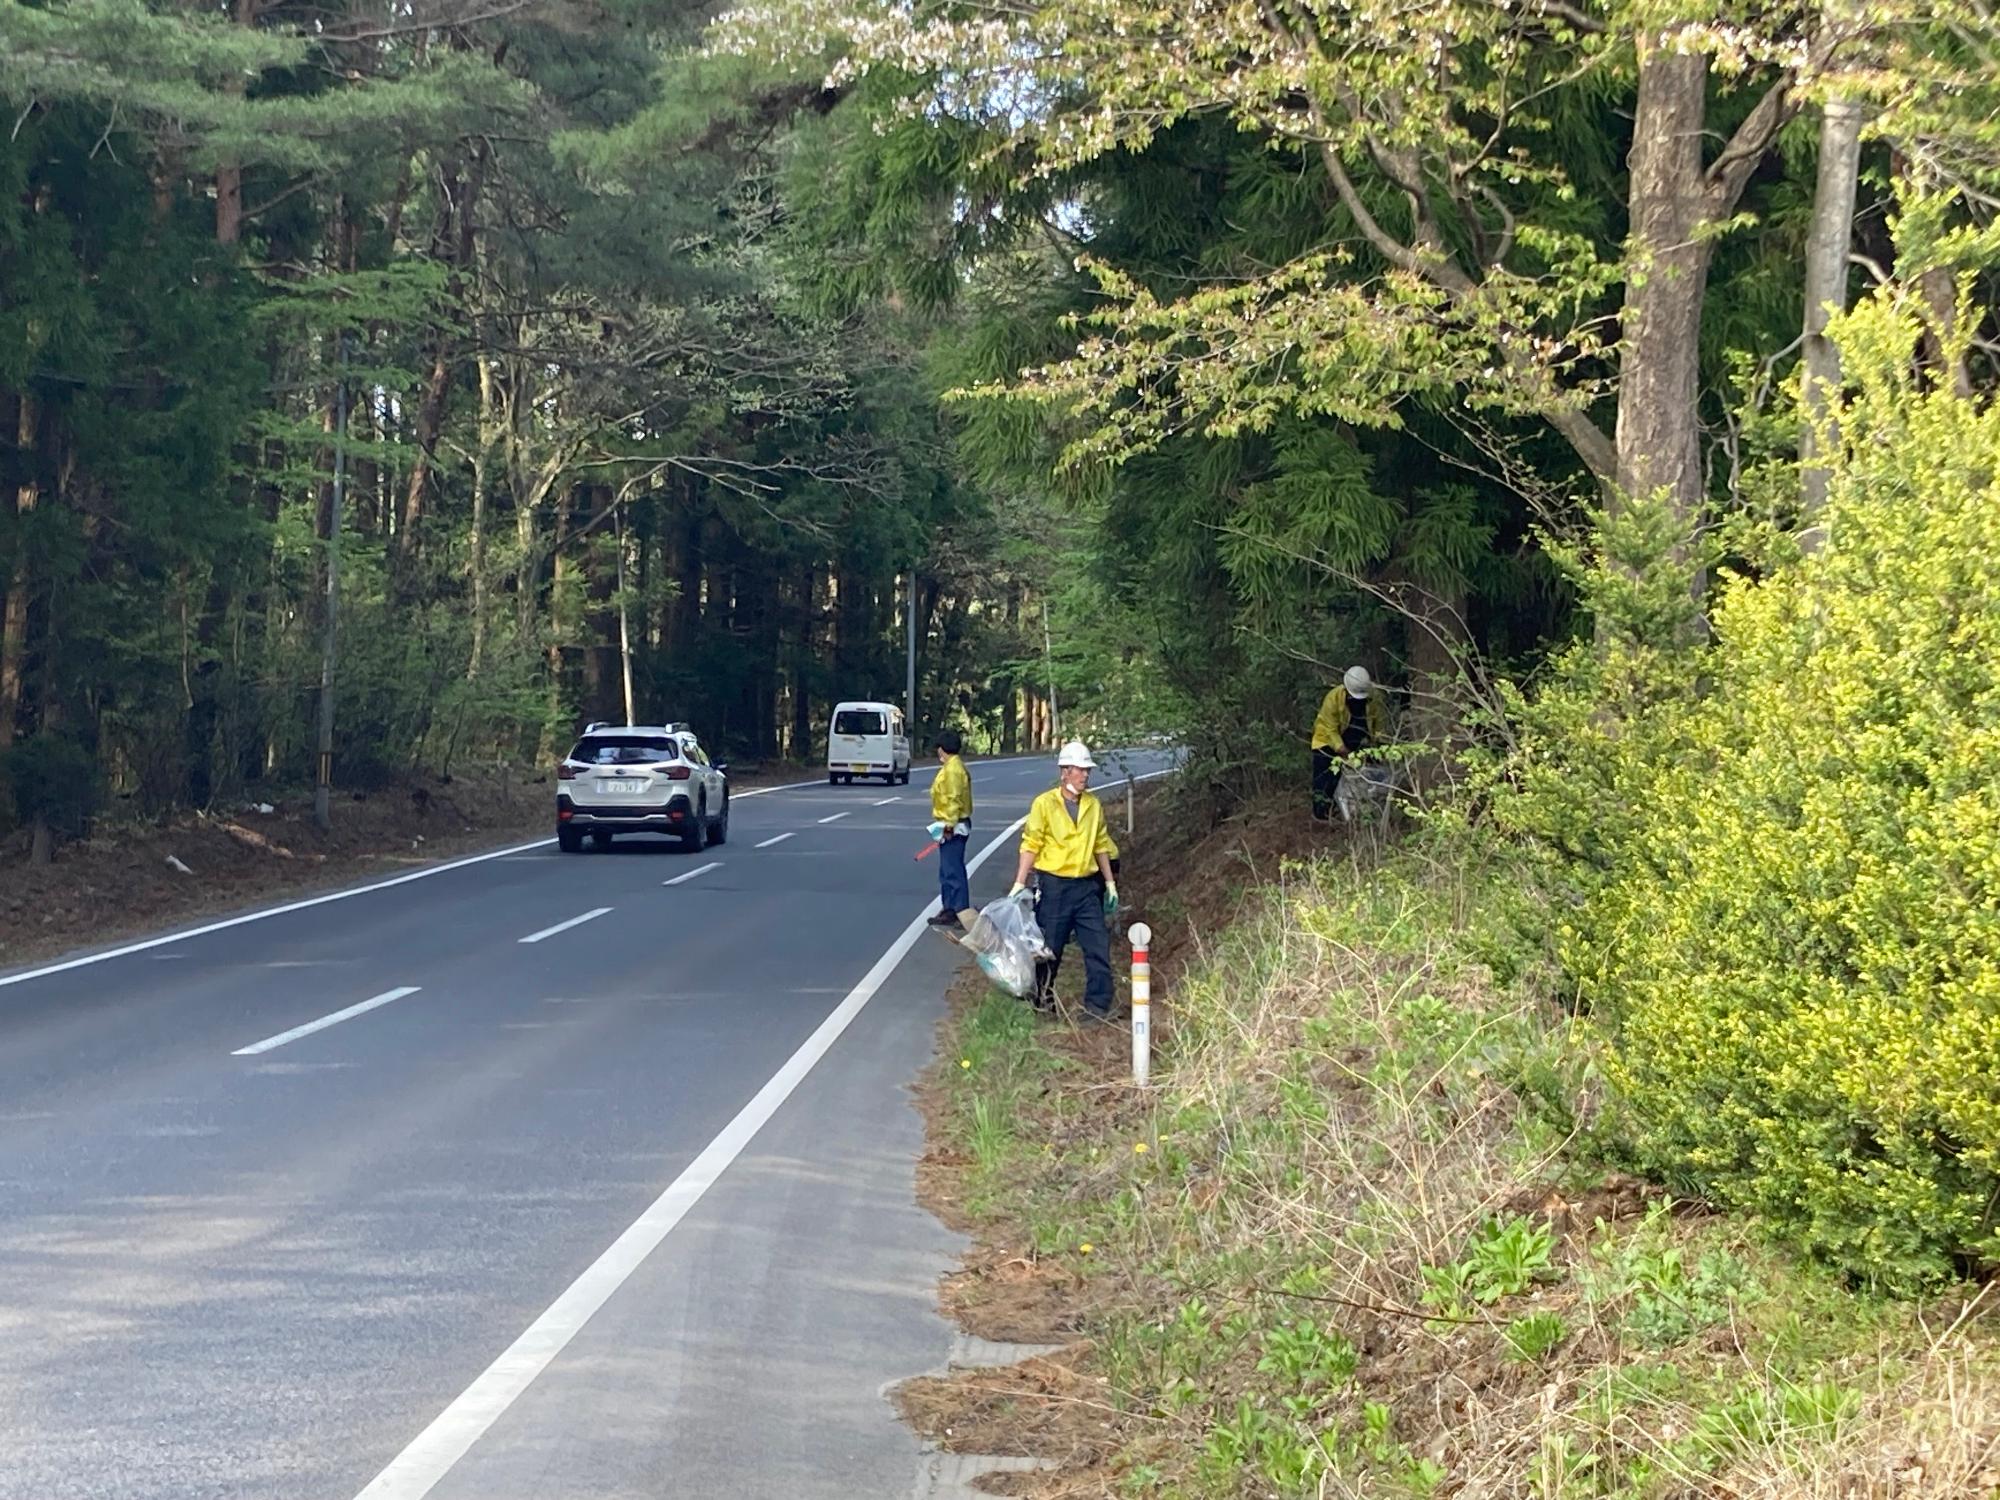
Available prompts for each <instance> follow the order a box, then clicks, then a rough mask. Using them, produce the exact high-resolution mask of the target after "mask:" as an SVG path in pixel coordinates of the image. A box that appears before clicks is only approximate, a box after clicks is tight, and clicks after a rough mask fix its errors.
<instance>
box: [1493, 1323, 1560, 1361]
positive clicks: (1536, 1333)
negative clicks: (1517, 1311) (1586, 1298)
mask: <svg viewBox="0 0 2000 1500" xmlns="http://www.w3.org/2000/svg"><path fill="white" fill-rule="evenodd" d="M1506 1336H1507V1351H1508V1353H1509V1354H1510V1355H1511V1356H1512V1357H1513V1358H1515V1359H1517V1360H1519V1361H1521V1362H1522V1363H1523V1364H1539V1363H1540V1362H1541V1361H1542V1360H1545V1359H1547V1358H1548V1357H1549V1356H1550V1355H1551V1354H1553V1353H1555V1352H1556V1350H1557V1349H1559V1348H1560V1347H1562V1341H1563V1340H1564V1339H1566V1338H1568V1337H1569V1327H1568V1325H1567V1324H1565V1323H1564V1322H1563V1320H1562V1316H1561V1314H1559V1313H1552V1312H1538V1313H1529V1314H1528V1315H1527V1316H1526V1317H1522V1318H1516V1319H1515V1320H1514V1321H1513V1322H1511V1323H1509V1324H1508V1325H1507V1331H1506Z"/></svg>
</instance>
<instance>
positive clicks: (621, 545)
mask: <svg viewBox="0 0 2000 1500" xmlns="http://www.w3.org/2000/svg"><path fill="white" fill-rule="evenodd" d="M617 506H618V511H617V520H618V665H619V668H620V670H621V671H622V672H623V673H624V678H625V722H626V723H627V724H636V723H638V722H639V717H638V715H637V714H636V713H635V712H634V711H633V705H632V623H631V614H632V611H631V604H630V601H629V600H628V599H627V597H626V594H625V502H624V501H623V500H620V501H618V502H617Z"/></svg>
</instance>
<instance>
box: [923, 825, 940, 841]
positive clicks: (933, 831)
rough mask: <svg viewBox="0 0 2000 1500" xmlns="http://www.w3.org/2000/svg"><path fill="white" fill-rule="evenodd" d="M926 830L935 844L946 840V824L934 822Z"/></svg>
mask: <svg viewBox="0 0 2000 1500" xmlns="http://www.w3.org/2000/svg"><path fill="white" fill-rule="evenodd" d="M924 832H926V833H928V834H929V835H930V836H931V842H932V843H933V844H941V843H943V842H944V824H942V823H933V824H931V826H930V827H928V828H926V829H925V830H924Z"/></svg>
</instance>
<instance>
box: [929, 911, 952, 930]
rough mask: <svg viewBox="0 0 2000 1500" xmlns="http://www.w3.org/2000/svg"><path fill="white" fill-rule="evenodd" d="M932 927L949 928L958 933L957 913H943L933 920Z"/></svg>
mask: <svg viewBox="0 0 2000 1500" xmlns="http://www.w3.org/2000/svg"><path fill="white" fill-rule="evenodd" d="M930 925H931V926H933V927H948V928H950V929H951V930H952V931H953V932H956V931H958V913H957V912H955V911H941V912H939V913H938V914H937V915H936V916H934V917H932V918H931V921H930Z"/></svg>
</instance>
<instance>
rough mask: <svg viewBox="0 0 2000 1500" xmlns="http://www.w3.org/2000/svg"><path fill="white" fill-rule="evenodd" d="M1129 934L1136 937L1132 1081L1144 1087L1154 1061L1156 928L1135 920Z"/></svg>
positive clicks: (1128, 935) (1134, 949)
mask: <svg viewBox="0 0 2000 1500" xmlns="http://www.w3.org/2000/svg"><path fill="white" fill-rule="evenodd" d="M1126 936H1127V937H1129V938H1130V939H1131V940H1132V1081H1133V1082H1134V1083H1136V1084H1138V1085H1139V1087H1140V1088H1144V1087H1145V1086H1146V1082H1147V1079H1148V1077H1149V1076H1150V1074H1151V1073H1152V1065H1153V965H1152V964H1151V962H1149V961H1148V959H1147V957H1146V949H1147V946H1148V945H1149V944H1150V943H1151V942H1152V941H1153V929H1152V928H1150V927H1148V926H1147V925H1146V924H1145V923H1144V922H1134V923H1133V924H1132V926H1131V929H1130V930H1129V931H1128V932H1127V933H1126Z"/></svg>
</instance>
